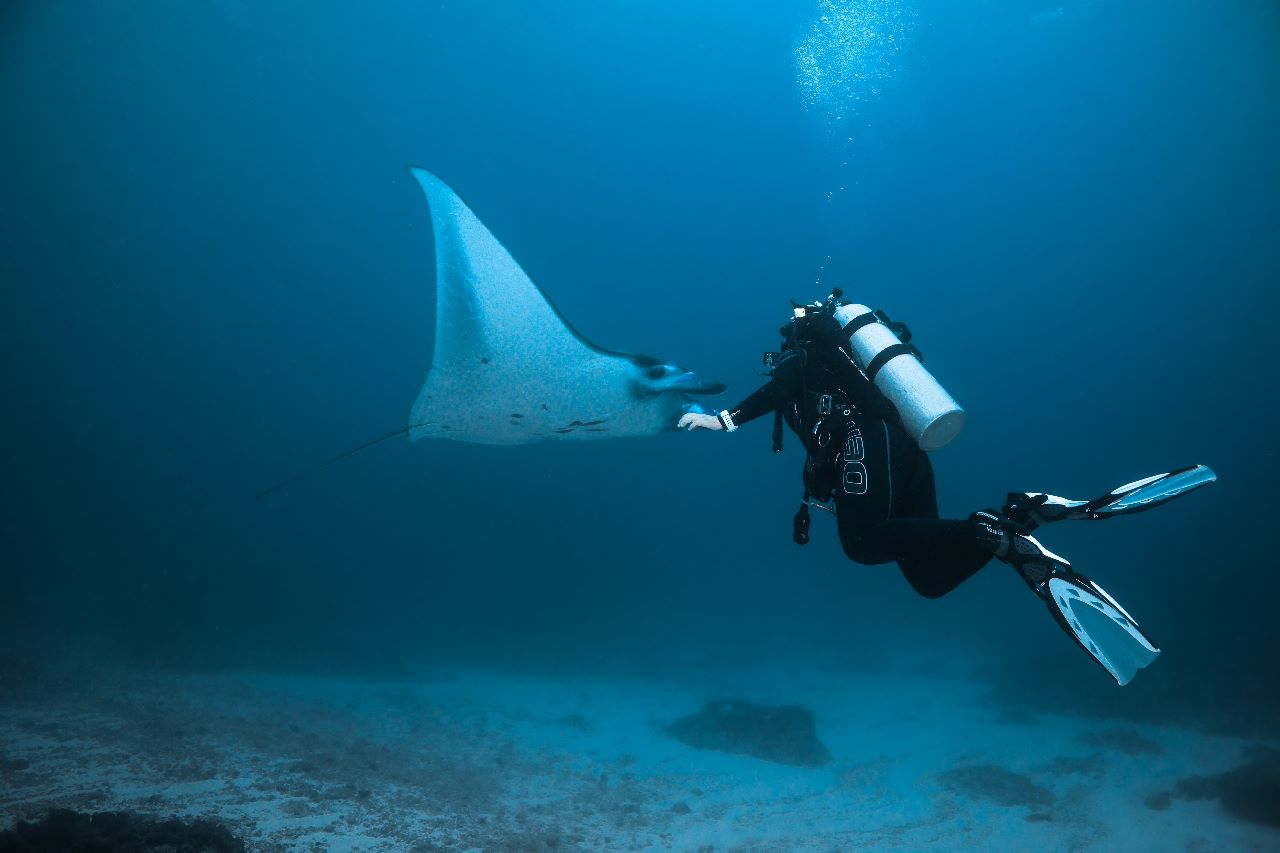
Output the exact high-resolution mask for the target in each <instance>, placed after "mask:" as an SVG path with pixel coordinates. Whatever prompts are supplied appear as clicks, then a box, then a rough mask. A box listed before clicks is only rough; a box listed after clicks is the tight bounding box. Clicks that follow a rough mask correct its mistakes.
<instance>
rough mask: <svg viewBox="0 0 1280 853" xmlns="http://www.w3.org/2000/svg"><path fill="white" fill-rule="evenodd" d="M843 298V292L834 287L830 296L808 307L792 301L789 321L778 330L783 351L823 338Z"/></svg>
mask: <svg viewBox="0 0 1280 853" xmlns="http://www.w3.org/2000/svg"><path fill="white" fill-rule="evenodd" d="M843 296H844V291H843V290H841V289H840V288H838V287H836V288H832V290H831V295H829V296H828V297H827V298H826V299H819V300H815V301H813V302H811V303H809V304H808V305H801V304H800V303H798V302H796V301H795V300H792V302H791V320H790V322H788V323H787V324H786V325H784V326H783V327H782V328H781V329H779V330H778V331H779V333H780V334H781V335H782V338H783V347H784V349H786V348H791V347H795V346H801V345H803V344H807V343H811V342H813V341H814V340H818V339H820V337H823V336H824V335H822V333H823V332H825V331H826V329H825V327H828V326H830V325H831V323H833V322H834V320H835V313H836V309H837V308H839V307H840V306H841V305H842V304H843V303H841V301H840V299H841V297H843Z"/></svg>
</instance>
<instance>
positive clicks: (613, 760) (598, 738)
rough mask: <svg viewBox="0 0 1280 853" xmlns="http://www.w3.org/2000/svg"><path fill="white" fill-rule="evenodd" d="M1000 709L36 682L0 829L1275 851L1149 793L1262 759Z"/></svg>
mask: <svg viewBox="0 0 1280 853" xmlns="http://www.w3.org/2000/svg"><path fill="white" fill-rule="evenodd" d="M1100 677H1101V676H1100ZM989 695H990V694H989V692H988V691H986V690H984V688H983V686H982V685H981V684H979V683H977V682H974V681H967V680H958V679H956V678H954V677H949V676H939V675H937V674H936V673H930V672H928V671H924V670H919V671H915V672H910V671H907V672H903V673H902V674H899V675H886V674H883V673H877V674H875V675H868V674H865V673H864V674H858V673H848V672H839V671H834V670H824V669H823V668H822V667H820V666H816V665H814V664H812V663H810V664H808V665H806V666H803V667H801V666H797V665H788V664H785V663H773V664H769V665H761V666H758V667H755V668H752V669H741V670H738V671H733V672H726V671H723V670H714V671H713V670H708V671H705V672H700V673H698V672H693V673H691V672H684V673H682V674H681V675H680V676H679V677H675V676H663V675H650V676H645V677H627V678H617V679H613V680H606V679H601V678H599V677H591V678H587V677H583V676H555V675H545V674H543V675H531V674H513V673H509V672H508V673H504V672H499V671H474V670H450V671H433V672H431V673H429V674H426V675H422V676H419V677H416V678H411V679H401V680H395V681H350V680H339V679H327V678H314V677H296V676H280V675H264V674H219V675H203V676H189V675H188V676H179V675H171V674H157V673H136V672H135V673H130V672H116V673H110V674H106V673H99V674H98V676H97V677H94V678H92V679H86V678H71V677H62V678H58V679H48V678H46V679H42V680H35V681H33V682H31V683H29V684H26V685H25V686H21V687H9V688H6V689H4V690H0V760H3V767H4V769H3V770H0V780H2V781H3V784H2V785H0V828H5V827H8V826H9V825H11V824H13V823H14V822H15V821H17V820H20V819H33V818H36V817H39V816H41V815H42V814H43V813H44V812H46V811H47V810H48V809H50V808H52V807H58V806H62V807H69V808H72V809H76V810H83V811H93V812H98V811H111V810H135V811H139V812H143V813H147V814H153V815H157V816H168V815H173V814H176V815H179V816H187V817H196V816H205V817H214V818H216V819H219V820H221V821H222V822H224V823H225V824H227V825H228V826H229V827H230V828H231V829H232V831H233V832H235V833H236V834H237V835H239V836H241V837H242V838H244V839H245V841H246V842H247V844H248V846H249V849H251V850H329V851H344V850H352V851H354V850H379V851H383V850H386V851H391V850H417V851H427V850H485V851H489V850H497V851H544V850H688V851H731V850H743V851H748V850H750V851H823V853H826V851H836V850H915V851H930V850H1054V851H1058V850H1061V851H1103V850H1123V851H1162V853H1163V851H1182V850H1186V851H1248V850H1280V830H1275V829H1271V828H1268V827H1266V826H1262V825H1258V824H1255V823H1251V822H1249V821H1246V820H1242V819H1238V818H1236V817H1234V816H1232V815H1231V814H1229V813H1228V812H1227V810H1226V809H1225V808H1224V807H1223V805H1222V804H1221V802H1220V801H1218V800H1216V799H1206V800H1189V799H1184V798H1178V797H1174V798H1172V799H1166V798H1163V797H1162V796H1161V793H1162V792H1167V791H1170V790H1172V789H1173V788H1174V786H1175V784H1176V782H1177V780H1179V779H1182V778H1185V777H1188V776H1192V775H1196V774H1212V773H1221V772H1226V771H1229V770H1231V769H1233V768H1235V767H1237V766H1239V765H1240V764H1241V763H1242V756H1244V755H1247V754H1248V752H1249V751H1250V750H1251V749H1257V747H1258V746H1259V745H1260V744H1259V743H1258V741H1256V740H1254V741H1250V740H1239V739H1233V738H1229V737H1220V736H1211V735H1205V734H1202V733H1198V732H1193V731H1189V730H1186V729H1179V728H1170V727H1159V726H1142V727H1134V726H1133V725H1132V724H1129V723H1108V722H1106V721H1102V720H1098V719H1081V718H1073V717H1066V716H1048V715H1036V716H1032V715H1029V714H1026V713H1020V712H1017V711H1012V710H1010V709H1009V708H1006V707H1001V706H999V705H998V704H995V703H993V701H992V700H991V699H989V698H988V697H989ZM721 697H742V698H746V699H749V700H753V701H759V702H770V703H777V704H784V703H791V702H799V703H802V704H803V705H805V706H807V707H808V708H810V709H812V710H813V712H814V714H815V715H816V719H817V725H818V734H819V736H820V738H821V739H822V741H823V742H824V743H825V744H826V746H827V747H828V748H829V750H830V752H831V755H832V760H831V761H830V763H828V764H826V765H824V766H820V767H816V768H803V767H789V766H785V765H780V764H774V763H770V762H767V761H763V760H759V759H756V758H751V757H747V756H742V755H732V754H726V753H720V752H714V751H703V750H696V749H693V748H691V747H689V746H686V745H685V744H683V743H680V742H678V741H676V740H674V739H672V738H671V737H670V736H668V734H667V733H666V731H665V729H664V724H666V723H669V722H671V721H672V720H674V719H676V718H678V717H681V716H683V715H685V714H688V713H691V712H693V711H695V710H697V709H698V708H699V707H700V706H701V705H702V704H703V703H704V702H705V701H707V700H708V699H716V698H721ZM1264 746H1265V745H1264ZM24 765H25V766H24ZM993 768H994V769H993ZM1003 771H1008V773H1004V772H1003ZM1015 774H1016V775H1015Z"/></svg>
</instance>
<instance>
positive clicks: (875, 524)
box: [836, 422, 993, 598]
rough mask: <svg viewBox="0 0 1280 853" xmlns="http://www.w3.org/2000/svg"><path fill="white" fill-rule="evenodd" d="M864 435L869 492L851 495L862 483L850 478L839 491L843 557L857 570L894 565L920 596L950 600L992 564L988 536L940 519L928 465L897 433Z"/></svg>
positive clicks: (884, 430)
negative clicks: (859, 566)
mask: <svg viewBox="0 0 1280 853" xmlns="http://www.w3.org/2000/svg"><path fill="white" fill-rule="evenodd" d="M864 432H865V434H864V435H863V436H862V438H863V442H862V446H863V448H864V451H865V452H864V459H863V462H864V464H865V467H866V476H865V484H866V489H865V491H862V490H860V489H857V488H855V489H853V490H850V488H849V486H850V484H851V482H852V483H854V484H855V485H856V484H858V482H859V480H858V477H857V476H854V477H851V476H850V474H849V472H848V471H846V472H845V473H844V477H843V488H842V487H839V486H838V487H837V489H836V516H837V519H838V523H839V530H840V544H841V545H842V546H843V547H844V551H845V554H846V555H847V556H848V557H849V558H850V559H851V560H854V561H855V562H859V563H887V562H891V561H895V560H896V561H897V562H898V565H899V567H900V568H901V569H902V573H903V575H904V576H905V577H906V579H907V582H908V583H910V584H911V586H912V588H913V589H915V590H916V592H918V593H920V594H921V595H923V596H925V597H927V598H938V597H939V596H942V595H945V594H947V593H948V592H950V591H951V590H953V589H955V588H956V587H957V586H959V585H960V584H961V583H963V582H964V581H965V580H968V579H969V578H970V577H972V576H973V574H974V573H975V572H977V571H978V570H979V569H981V568H982V567H983V566H985V565H986V564H987V563H988V562H989V561H990V560H991V557H992V553H993V545H992V543H991V540H990V537H989V535H988V534H987V531H986V530H985V529H984V528H982V527H981V526H980V525H977V524H975V523H974V522H973V521H963V520H958V519H939V518H938V502H937V489H936V487H935V484H934V477H933V468H932V466H931V464H930V462H929V457H928V456H927V455H926V454H925V453H924V452H923V451H921V450H920V449H919V448H918V447H917V446H916V445H915V442H913V441H911V439H910V438H909V437H908V436H907V435H906V433H904V432H902V431H901V429H900V428H898V427H896V425H890V424H883V423H880V422H872V423H871V424H870V426H869V428H868V429H866V430H865V431H864ZM854 455H856V453H855V454H854ZM847 465H848V463H847V462H846V467H847ZM851 492H852V493H851Z"/></svg>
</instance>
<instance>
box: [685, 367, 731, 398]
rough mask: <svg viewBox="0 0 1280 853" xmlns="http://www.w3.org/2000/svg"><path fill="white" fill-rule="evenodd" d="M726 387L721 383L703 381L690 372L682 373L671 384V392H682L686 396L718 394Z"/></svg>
mask: <svg viewBox="0 0 1280 853" xmlns="http://www.w3.org/2000/svg"><path fill="white" fill-rule="evenodd" d="M727 387H728V386H726V385H725V384H724V383H723V382H712V381H710V380H707V379H703V378H702V377H701V376H698V374H696V373H693V372H692V371H686V372H685V373H682V374H681V375H679V376H677V377H676V378H675V379H674V380H673V381H672V382H671V388H672V390H674V391H683V392H684V393H686V394H720V393H723V392H724V390H725V388H727Z"/></svg>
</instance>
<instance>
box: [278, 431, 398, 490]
mask: <svg viewBox="0 0 1280 853" xmlns="http://www.w3.org/2000/svg"><path fill="white" fill-rule="evenodd" d="M408 434H409V428H408V427H405V428H403V429H398V430H396V431H395V432H389V433H387V434H386V435H384V436H381V437H379V438H375V439H374V440H373V441H366V442H365V443H364V444H362V445H360V446H359V447H353V448H351V449H350V450H347V451H345V452H343V453H339V454H338V455H337V456H334V457H333V458H332V459H326V460H325V461H323V462H321V463H320V464H318V465H312V466H311V467H310V468H307V469H306V470H305V471H300V472H299V473H297V474H294V475H293V476H292V477H290V478H289V479H287V480H282V481H281V482H279V483H276V484H275V485H274V486H270V487H268V488H265V489H263V490H261V491H259V492H255V493H254V495H253V496H254V497H255V498H265V497H266V496H267V495H271V494H275V493H276V492H278V491H280V490H281V489H283V488H284V487H285V486H291V485H293V484H294V483H296V482H298V481H299V480H301V479H302V478H303V477H306V476H309V475H311V474H314V473H315V472H317V471H319V470H320V469H321V468H328V467H329V466H330V465H332V464H333V463H335V462H341V461H342V460H343V459H346V458H347V457H348V456H355V455H356V454H357V453H360V452H362V451H365V450H368V449H369V448H371V447H375V446H377V445H379V444H382V443H383V442H384V441H390V440H391V439H393V438H399V437H400V436H402V435H408Z"/></svg>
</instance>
